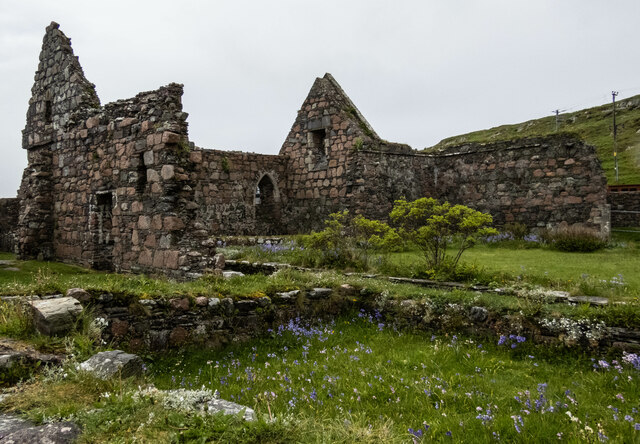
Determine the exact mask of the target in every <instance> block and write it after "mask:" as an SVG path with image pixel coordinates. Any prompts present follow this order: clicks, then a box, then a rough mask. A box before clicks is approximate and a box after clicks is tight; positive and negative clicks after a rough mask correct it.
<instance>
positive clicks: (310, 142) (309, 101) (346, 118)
mask: <svg viewBox="0 0 640 444" xmlns="http://www.w3.org/2000/svg"><path fill="white" fill-rule="evenodd" d="M378 142H380V138H379V137H378V135H377V134H376V132H375V131H374V130H373V128H372V127H371V125H370V124H369V122H367V120H366V119H365V118H364V116H363V115H362V114H361V113H360V111H359V110H358V108H357V107H356V106H355V105H354V103H353V102H352V101H351V99H349V97H348V96H347V95H346V94H345V92H344V90H343V89H342V88H341V87H340V85H339V84H338V82H337V81H336V80H335V79H334V78H333V76H332V75H331V74H329V73H327V74H325V75H324V77H321V78H317V79H316V80H315V82H314V83H313V86H312V87H311V90H310V91H309V94H308V95H307V98H306V99H305V101H304V102H303V103H302V106H301V108H300V110H299V111H298V116H297V117H296V120H295V122H294V124H293V126H292V127H291V131H290V132H289V135H288V136H287V138H286V140H285V142H284V144H283V145H282V148H281V149H280V154H285V155H288V156H290V157H293V158H299V159H302V160H301V162H302V164H303V165H304V166H305V167H306V168H307V169H308V170H310V171H315V170H321V169H326V168H327V167H328V166H329V163H330V161H331V159H333V158H340V156H341V154H344V153H346V152H347V151H349V150H351V149H358V148H360V147H363V146H367V145H369V146H370V145H372V144H377V143H378ZM302 164H301V165H300V166H303V165H302Z"/></svg>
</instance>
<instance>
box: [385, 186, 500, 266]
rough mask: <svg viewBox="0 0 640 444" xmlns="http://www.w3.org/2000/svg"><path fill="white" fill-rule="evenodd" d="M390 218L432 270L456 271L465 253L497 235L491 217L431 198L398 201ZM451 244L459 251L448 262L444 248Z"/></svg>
mask: <svg viewBox="0 0 640 444" xmlns="http://www.w3.org/2000/svg"><path fill="white" fill-rule="evenodd" d="M390 217H391V220H392V221H393V222H394V223H395V224H398V225H399V226H400V227H401V233H402V235H403V236H404V237H406V239H408V240H409V241H411V242H413V243H414V244H416V245H417V246H418V248H420V250H421V251H422V253H423V254H424V257H425V259H426V261H427V264H428V266H429V268H431V269H434V270H439V269H441V268H442V267H443V266H444V267H446V268H451V269H452V270H455V268H456V266H457V265H458V261H459V260H460V256H462V253H464V251H465V250H467V249H469V248H471V247H472V246H474V245H475V244H476V243H477V241H478V240H479V239H480V238H482V237H486V236H490V235H495V234H498V231H497V230H495V229H494V228H491V224H492V223H493V218H492V217H491V215H490V214H486V213H481V212H480V211H476V210H474V209H471V208H469V207H465V206H464V205H453V206H452V205H451V204H449V203H448V202H444V203H442V204H441V203H440V202H438V201H437V200H436V199H433V198H426V197H423V198H421V199H417V200H414V201H413V202H407V201H406V200H405V199H400V200H397V201H396V202H395V205H394V207H393V210H392V211H391V214H390ZM454 241H455V242H457V248H458V251H457V253H456V255H455V256H454V257H452V258H451V257H449V256H447V247H449V246H451V245H452V243H453V242H454Z"/></svg>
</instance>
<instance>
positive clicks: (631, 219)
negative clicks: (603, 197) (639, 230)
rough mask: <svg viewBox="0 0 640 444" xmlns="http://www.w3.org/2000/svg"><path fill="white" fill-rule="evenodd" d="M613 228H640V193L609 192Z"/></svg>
mask: <svg viewBox="0 0 640 444" xmlns="http://www.w3.org/2000/svg"><path fill="white" fill-rule="evenodd" d="M608 199H609V203H610V204H611V226H612V227H640V191H626V192H609V194H608Z"/></svg>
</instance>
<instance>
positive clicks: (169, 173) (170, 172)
mask: <svg viewBox="0 0 640 444" xmlns="http://www.w3.org/2000/svg"><path fill="white" fill-rule="evenodd" d="M160 176H161V177H162V180H171V179H173V177H174V176H175V171H174V167H173V165H162V169H161V170H160Z"/></svg>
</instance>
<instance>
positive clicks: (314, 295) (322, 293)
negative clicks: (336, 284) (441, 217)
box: [307, 288, 333, 299]
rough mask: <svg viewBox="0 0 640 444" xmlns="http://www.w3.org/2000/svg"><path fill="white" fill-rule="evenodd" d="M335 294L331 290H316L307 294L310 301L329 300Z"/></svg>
mask: <svg viewBox="0 0 640 444" xmlns="http://www.w3.org/2000/svg"><path fill="white" fill-rule="evenodd" d="M331 293H333V290H332V289H331V288H314V289H313V290H311V291H310V292H308V293H307V296H309V298H310V299H321V298H327V297H329V296H330V295H331Z"/></svg>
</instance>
